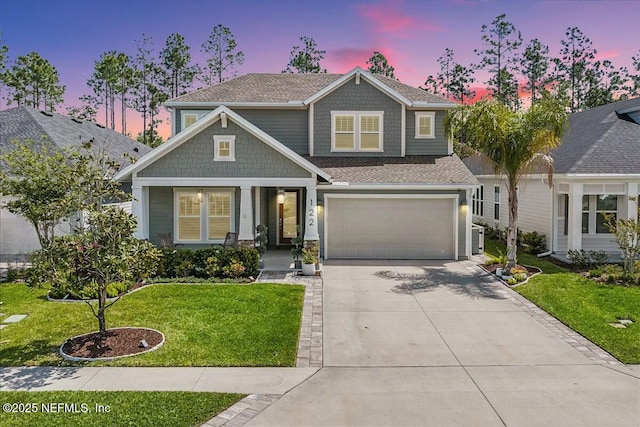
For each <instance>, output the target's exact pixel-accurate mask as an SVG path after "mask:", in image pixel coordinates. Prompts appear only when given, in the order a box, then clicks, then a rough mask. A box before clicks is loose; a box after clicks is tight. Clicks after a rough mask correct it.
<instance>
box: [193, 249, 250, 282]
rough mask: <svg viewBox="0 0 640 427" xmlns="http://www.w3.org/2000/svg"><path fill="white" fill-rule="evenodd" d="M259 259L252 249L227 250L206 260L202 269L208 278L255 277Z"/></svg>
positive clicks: (220, 251)
mask: <svg viewBox="0 0 640 427" xmlns="http://www.w3.org/2000/svg"><path fill="white" fill-rule="evenodd" d="M259 259H260V253H259V252H258V251H257V250H256V249H254V248H246V247H238V248H227V249H223V250H219V251H218V252H216V253H215V255H214V256H211V257H209V258H207V260H206V265H205V267H204V269H205V271H206V272H207V274H208V275H209V276H210V277H219V278H240V277H256V276H257V275H258V260H259Z"/></svg>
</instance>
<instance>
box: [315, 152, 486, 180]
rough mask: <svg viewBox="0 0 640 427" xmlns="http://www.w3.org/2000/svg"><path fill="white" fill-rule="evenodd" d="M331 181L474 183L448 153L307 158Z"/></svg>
mask: <svg viewBox="0 0 640 427" xmlns="http://www.w3.org/2000/svg"><path fill="white" fill-rule="evenodd" d="M305 158H306V159H308V160H309V161H310V162H311V163H313V164H315V165H316V166H318V167H319V168H320V169H322V170H323V171H326V172H327V173H328V174H329V175H331V179H332V180H333V182H334V183H335V182H348V183H350V184H427V183H428V184H429V185H431V184H433V185H445V184H446V185H465V186H466V185H477V184H478V180H476V178H475V177H474V176H473V174H471V172H470V171H469V170H468V169H467V168H466V167H465V165H464V164H463V163H462V161H461V160H460V158H459V157H458V156H456V155H455V154H454V155H452V156H406V157H315V156H314V157H310V156H305Z"/></svg>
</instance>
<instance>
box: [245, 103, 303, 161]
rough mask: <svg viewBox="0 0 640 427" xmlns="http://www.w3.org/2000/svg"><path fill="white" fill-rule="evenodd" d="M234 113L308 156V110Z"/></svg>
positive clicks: (261, 110)
mask: <svg viewBox="0 0 640 427" xmlns="http://www.w3.org/2000/svg"><path fill="white" fill-rule="evenodd" d="M234 112H236V113H238V114H239V115H241V116H242V117H243V118H245V119H247V120H248V121H249V122H251V123H252V124H254V125H256V126H257V127H259V128H260V129H262V130H263V131H265V132H266V133H268V134H269V135H271V136H272V137H274V138H275V139H276V140H278V141H279V142H281V143H282V144H284V145H286V146H287V147H289V148H291V149H292V150H293V151H295V152H296V153H298V154H309V130H308V126H309V110H307V109H304V110H301V109H298V110H283V109H271V110H266V109H260V110H244V109H234Z"/></svg>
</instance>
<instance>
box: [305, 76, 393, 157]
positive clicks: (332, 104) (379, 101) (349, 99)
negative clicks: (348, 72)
mask: <svg viewBox="0 0 640 427" xmlns="http://www.w3.org/2000/svg"><path fill="white" fill-rule="evenodd" d="M332 111H384V117H383V123H384V128H383V132H384V133H383V148H384V151H383V152H362V151H361V152H358V153H357V155H358V156H362V157H399V156H400V155H401V147H400V138H401V111H402V107H401V106H400V104H399V103H398V102H396V101H395V100H393V99H392V98H390V97H389V96H387V95H386V94H384V93H383V92H381V91H380V90H378V89H377V88H375V87H373V86H371V85H370V84H369V83H367V82H366V81H365V80H364V79H361V80H360V84H355V79H352V80H350V81H348V82H347V83H345V84H344V85H342V86H340V87H339V88H338V89H336V90H334V91H333V92H331V93H330V94H329V95H327V96H325V97H324V98H322V99H320V100H319V101H318V102H317V103H316V104H315V105H314V141H313V146H314V155H315V156H345V155H349V154H348V153H345V152H340V153H336V152H331V112H332ZM352 154H353V153H352Z"/></svg>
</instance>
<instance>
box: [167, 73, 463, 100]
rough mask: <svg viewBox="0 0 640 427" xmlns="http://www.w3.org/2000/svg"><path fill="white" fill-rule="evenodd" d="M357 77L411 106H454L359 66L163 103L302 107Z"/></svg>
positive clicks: (230, 85)
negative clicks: (338, 72)
mask: <svg viewBox="0 0 640 427" xmlns="http://www.w3.org/2000/svg"><path fill="white" fill-rule="evenodd" d="M356 74H357V75H360V76H364V77H365V78H367V79H373V80H372V81H375V82H377V84H378V85H379V86H382V87H383V88H386V89H388V92H389V93H390V94H392V95H399V97H401V98H403V99H406V100H408V101H409V102H410V103H417V104H419V103H427V104H442V106H443V107H451V106H452V105H454V103H452V102H451V101H449V100H448V99H445V98H442V97H440V96H438V95H434V94H432V93H429V92H426V91H424V90H422V89H418V88H415V87H412V86H409V85H406V84H403V83H400V82H399V81H397V80H395V79H392V78H388V77H384V76H381V75H379V74H371V73H369V72H367V71H365V70H362V69H360V68H359V67H356V68H355V69H353V70H352V71H350V72H349V73H346V74H324V73H306V74H292V73H281V74H246V75H243V76H240V77H236V78H234V79H231V80H227V81H224V82H222V83H219V84H217V85H214V86H210V87H207V88H204V89H200V90H197V91H195V92H191V93H188V94H185V95H182V96H179V97H177V98H174V99H172V100H169V101H168V102H166V103H165V104H166V105H167V106H170V107H171V106H181V105H185V104H197V103H203V104H207V103H215V104H220V105H222V104H226V105H228V104H252V103H253V104H255V103H266V104H285V105H286V104H290V105H294V106H295V105H304V104H305V103H306V102H308V101H309V100H314V95H317V94H320V93H322V91H323V90H324V89H326V88H327V87H328V86H331V85H332V84H334V83H339V81H340V80H341V79H347V80H348V79H350V78H351V77H352V76H355V75H356Z"/></svg>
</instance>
